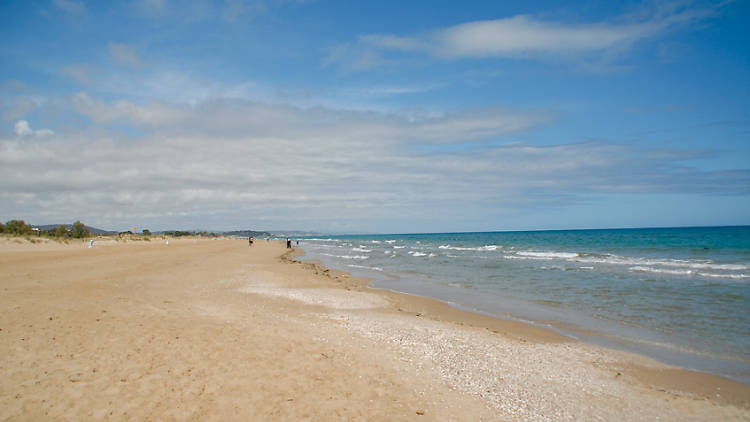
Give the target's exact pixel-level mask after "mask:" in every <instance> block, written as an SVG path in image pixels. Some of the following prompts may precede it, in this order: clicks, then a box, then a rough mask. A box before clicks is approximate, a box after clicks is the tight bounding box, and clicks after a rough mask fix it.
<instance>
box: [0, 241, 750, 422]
mask: <svg viewBox="0 0 750 422" xmlns="http://www.w3.org/2000/svg"><path fill="white" fill-rule="evenodd" d="M287 252H289V251H286V250H285V248H284V247H283V246H282V245H281V244H280V243H278V242H262V241H261V242H256V244H255V245H254V246H252V247H250V248H248V245H247V243H246V242H243V241H240V240H227V239H224V240H204V239H201V240H197V239H196V240H194V239H188V240H175V239H173V240H172V242H171V243H170V245H165V244H164V243H163V242H111V243H107V244H105V243H102V244H100V246H99V247H96V246H95V247H94V248H93V249H87V246H86V245H85V244H72V245H43V244H42V245H40V244H36V245H20V244H13V243H10V242H6V243H0V268H2V270H3V271H0V288H1V289H2V291H3V293H4V294H3V295H1V296H0V306H2V307H3V309H6V310H8V312H4V313H3V314H0V351H2V352H3V353H4V355H5V356H6V359H5V360H4V361H3V362H0V369H2V371H3V373H4V374H5V377H4V378H3V379H2V380H0V419H3V420H6V419H7V420H18V419H21V420H26V419H50V418H62V419H104V418H105V417H108V418H110V419H115V420H126V419H136V420H142V419H145V418H149V417H150V418H155V419H170V418H176V419H189V418H196V419H201V420H206V419H213V420H226V419H232V418H234V419H236V418H243V419H251V420H253V419H254V420H289V419H316V420H329V419H347V420H351V419H366V420H425V418H426V419H427V420H529V419H535V420H581V419H595V418H603V419H609V420H615V419H616V420H634V421H635V420H649V419H651V420H653V419H655V418H660V419H662V420H675V421H677V420H686V419H691V420H715V419H721V420H748V419H750V393H749V392H750V389H748V388H747V386H744V385H742V384H739V383H734V382H732V381H728V380H723V379H717V378H718V377H713V376H711V375H706V374H702V373H690V372H689V371H683V370H679V369H676V368H673V367H669V366H666V365H663V364H660V363H658V362H656V361H653V360H651V359H648V358H643V357H642V356H638V355H634V354H629V353H625V352H620V351H616V350H615V351H613V350H608V349H603V348H600V347H596V346H591V345H586V344H583V343H578V342H574V341H569V340H568V339H566V338H563V337H562V336H560V335H557V334H555V333H552V332H547V331H545V330H544V329H541V328H539V327H532V326H528V325H525V324H522V323H517V324H516V323H508V321H503V320H499V319H497V318H491V317H484V316H482V315H478V314H473V313H470V312H465V311H460V310H457V309H454V308H451V307H450V306H448V305H447V304H445V303H443V302H439V301H437V300H433V299H429V298H422V297H417V296H412V295H405V294H398V293H395V292H389V291H381V290H377V289H371V288H369V287H367V280H364V279H357V278H352V277H349V276H348V274H346V273H344V272H341V271H337V270H335V269H328V268H325V267H323V266H322V265H320V264H316V263H309V262H302V261H294V260H292V259H291V257H290V256H289V255H286V254H287ZM291 253H295V252H291ZM285 255H286V256H285ZM649 377H652V378H653V379H651V378H649ZM691 385H693V388H692V389H691V388H688V387H690V386H691ZM699 387H704V389H705V390H704V391H700V389H699ZM718 389H720V390H718ZM717 391H719V395H718V396H717V395H716V393H717Z"/></svg>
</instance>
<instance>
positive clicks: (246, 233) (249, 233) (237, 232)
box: [224, 230, 272, 237]
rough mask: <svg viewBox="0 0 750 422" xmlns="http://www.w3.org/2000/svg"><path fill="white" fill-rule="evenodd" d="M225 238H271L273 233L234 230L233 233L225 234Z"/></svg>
mask: <svg viewBox="0 0 750 422" xmlns="http://www.w3.org/2000/svg"><path fill="white" fill-rule="evenodd" d="M224 235H225V236H237V237H250V236H252V237H270V236H272V234H271V233H268V232H259V231H255V230H234V231H231V232H224Z"/></svg>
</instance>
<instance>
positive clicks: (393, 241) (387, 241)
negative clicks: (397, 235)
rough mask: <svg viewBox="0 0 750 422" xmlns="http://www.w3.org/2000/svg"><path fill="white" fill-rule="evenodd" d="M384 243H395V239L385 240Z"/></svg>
mask: <svg viewBox="0 0 750 422" xmlns="http://www.w3.org/2000/svg"><path fill="white" fill-rule="evenodd" d="M385 243H389V244H394V243H396V241H395V240H386V241H385Z"/></svg>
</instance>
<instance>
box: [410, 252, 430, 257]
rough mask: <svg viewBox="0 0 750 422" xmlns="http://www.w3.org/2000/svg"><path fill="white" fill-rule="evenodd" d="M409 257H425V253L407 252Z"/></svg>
mask: <svg viewBox="0 0 750 422" xmlns="http://www.w3.org/2000/svg"><path fill="white" fill-rule="evenodd" d="M409 255H411V256H427V254H426V253H422V252H414V251H409Z"/></svg>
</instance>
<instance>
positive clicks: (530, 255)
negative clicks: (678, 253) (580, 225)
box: [503, 251, 750, 277]
mask: <svg viewBox="0 0 750 422" xmlns="http://www.w3.org/2000/svg"><path fill="white" fill-rule="evenodd" d="M503 257H504V258H507V259H533V260H565V261H569V262H579V263H585V264H606V265H628V266H635V267H644V268H645V267H650V268H658V267H669V268H673V269H674V270H673V271H674V272H673V273H671V274H694V273H696V272H695V271H693V272H687V271H690V270H720V271H744V270H750V265H743V264H725V263H719V262H713V261H708V260H686V259H654V258H643V257H625V256H618V255H610V254H605V255H598V254H586V253H575V252H537V251H518V252H516V253H515V254H507V255H503ZM662 272H664V273H665V274H668V272H667V269H665V271H662ZM709 274H710V273H709ZM708 277H711V276H708Z"/></svg>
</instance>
